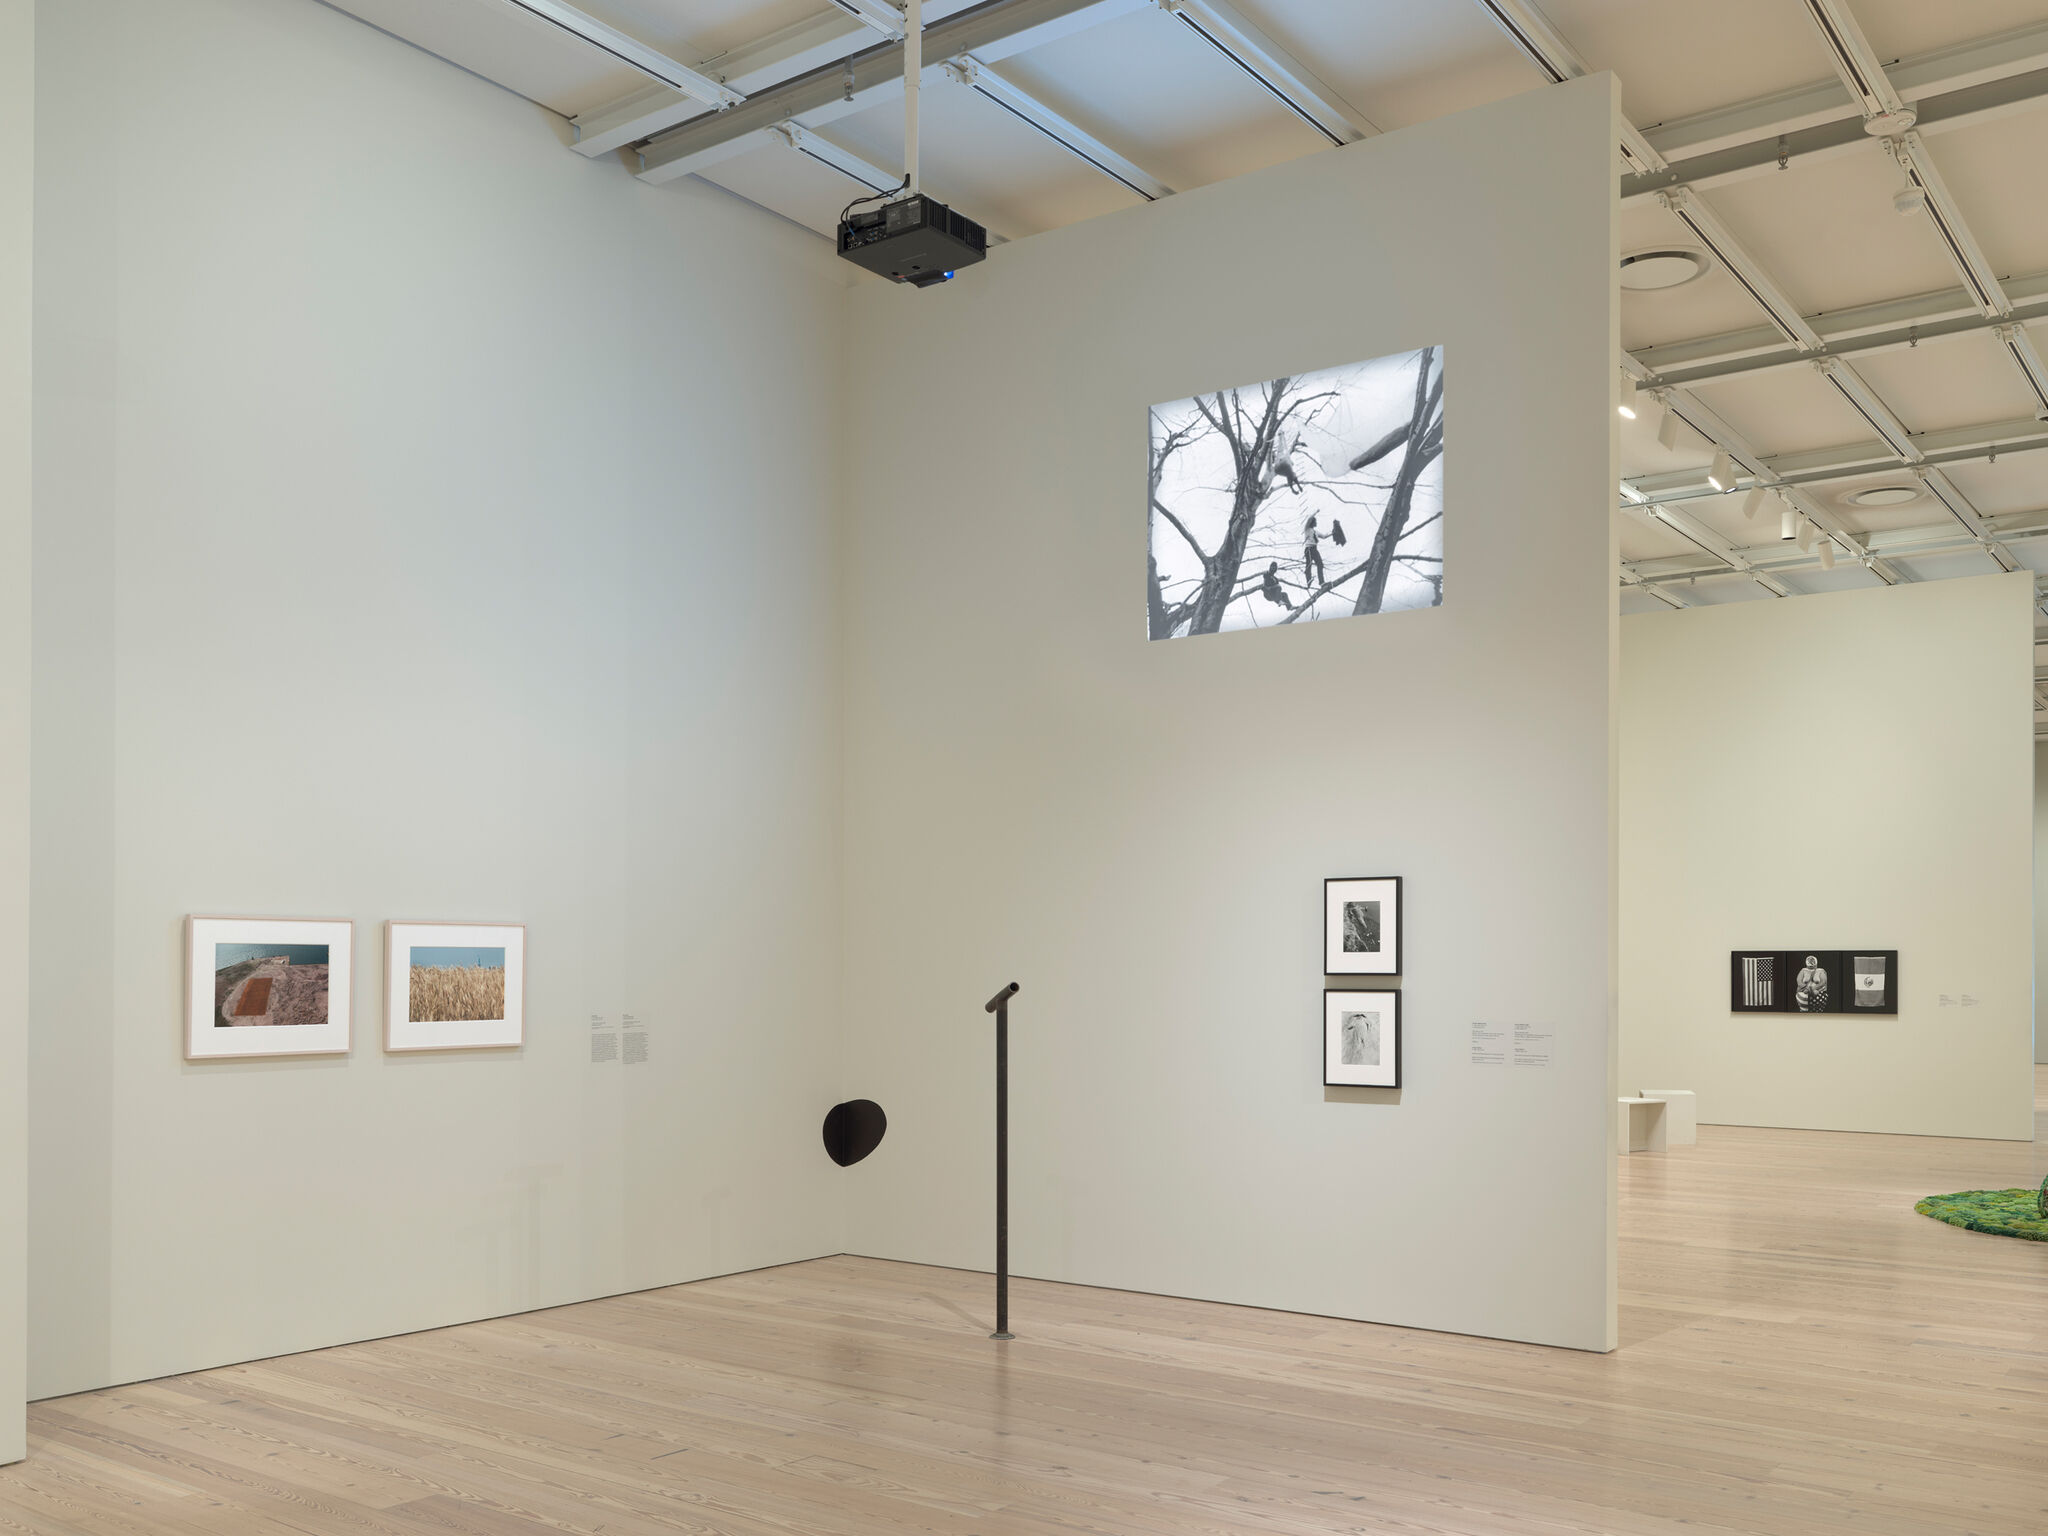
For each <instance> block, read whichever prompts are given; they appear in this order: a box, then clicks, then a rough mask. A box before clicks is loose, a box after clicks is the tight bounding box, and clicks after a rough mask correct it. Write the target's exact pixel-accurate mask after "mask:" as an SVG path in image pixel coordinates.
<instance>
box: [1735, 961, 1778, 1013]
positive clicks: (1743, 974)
mask: <svg viewBox="0 0 2048 1536" xmlns="http://www.w3.org/2000/svg"><path fill="white" fill-rule="evenodd" d="M1791 992H1792V976H1791V973H1790V972H1789V971H1787V970H1786V969H1785V952H1784V951H1783V950H1782V949H1735V950H1730V951H1729V952H1728V1009H1729V1011H1730V1012H1731V1013H1784V1012H1785V1011H1786V1003H1787V1000H1788V999H1789V998H1790V996H1791Z"/></svg>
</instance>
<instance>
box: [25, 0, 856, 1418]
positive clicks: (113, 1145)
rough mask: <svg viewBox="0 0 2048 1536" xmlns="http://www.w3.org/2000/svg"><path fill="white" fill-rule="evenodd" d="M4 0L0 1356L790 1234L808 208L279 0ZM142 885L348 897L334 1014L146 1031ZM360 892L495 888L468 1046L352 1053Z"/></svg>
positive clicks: (814, 339)
mask: <svg viewBox="0 0 2048 1536" xmlns="http://www.w3.org/2000/svg"><path fill="white" fill-rule="evenodd" d="M20 10H21V8H20V7H19V6H13V5H10V6H9V7H8V8H7V9H6V11H5V13H4V14H5V15H6V18H7V21H6V24H7V25H8V27H9V28H10V29H11V31H10V35H9V37H8V38H7V39H6V41H7V42H10V43H11V42H12V41H13V40H14V38H15V37H16V36H18V35H19V30H20V28H21V26H22V25H23V24H24V23H23V20H22V17H21V15H20ZM40 13H41V16H40V20H41V28H40V32H39V34H38V36H37V38H36V60H37V67H38V72H39V77H40V78H39V82H38V84H39V92H40V94H39V98H38V99H39V103H40V106H39V116H38V121H37V125H36V126H37V134H36V143H37V145H38V146H39V155H40V159H39V162H38V173H39V180H38V183H37V189H36V196H37V218H36V226H35V238H36V258H37V262H38V271H39V273H40V280H39V284H38V296H39V314H38V329H37V334H36V340H35V345H36V355H35V364H36V402H35V403H36V423H35V448H36V458H35V473H36V495H37V519H36V545H35V576H34V580H35V591H34V601H35V648H36V651H35V697H34V703H35V736H34V769H35V788H34V794H35V802H34V804H35V843H34V892H35V911H34V923H33V929H32V933H31V938H32V942H33V948H34V955H35V964H34V968H33V972H32V978H33V988H34V1054H33V1059H32V1063H31V1071H30V1078H29V1081H30V1084H31V1087H32V1095H33V1118H32V1122H31V1124H32V1138H33V1139H32V1175H33V1177H32V1191H33V1194H32V1202H31V1230H30V1243H29V1253H30V1255H31V1261H32V1275H31V1300H32V1305H33V1309H34V1313H33V1315H34V1327H33V1332H32V1343H31V1352H32V1359H31V1376H30V1383H29V1386H30V1391H31V1393H32V1394H33V1395H36V1396H44V1395H49V1394H54V1393H61V1392H70V1391H75V1390H78V1389H81V1388H86V1387H93V1386H98V1385H101V1384H103V1383H107V1382H114V1381H122V1380H130V1379H134V1378H139V1377H149V1376H155V1375H160V1374H163V1373H166V1372H174V1371H180V1370H185V1369H188V1368H192V1367H197V1366H206V1365H213V1364H217V1363H221V1362H224V1361H230V1360H236V1359H243V1358H248V1357H251V1356H262V1355H270V1354H275V1353H279V1352H283V1351H290V1350H300V1349H305V1348H308V1347H311V1346H316V1345H323V1344H328V1343H332V1342H335V1341H339V1340H347V1339H358V1338H364V1337H369V1336H374V1335H380V1334H389V1333H393V1332H398V1331H403V1330H408V1329H416V1328H421V1327H425V1326H429V1325H436V1324H443V1323H448V1322H454V1321H459V1320H464V1319H471V1318H476V1317H479V1316H484V1315H488V1314H494V1313H504V1312H511V1311H516V1310H520V1309H525V1308H531V1307H535V1306H540V1305H545V1304H549V1303H555V1302H564V1301H570V1300H576V1299H581V1298H585V1297H590V1296H594V1295H598V1294H602V1293H607V1292H616V1291H622V1290H629V1289H636V1288H640V1287H645V1286H650V1285H656V1284H661V1283H666V1282H672V1281H679V1280H684V1279H690V1278H695V1277H698V1276H702V1275H705V1274H710V1273H715V1272H723V1271H730V1270H736V1269H744V1268H750V1267H754V1266H759V1265H765V1264H772V1263H776V1262H781V1261H785V1260H791V1259H799V1258H805V1257H810V1256H813V1255H816V1254H820V1253H832V1252H837V1251H839V1250H840V1249H841V1248H842V1247H844V1243H843V1240H842V1236H841V1227H840V1204H839V1200H838V1188H839V1186H838V1185H837V1184H836V1183H835V1182H834V1181H835V1180H836V1179H837V1178H839V1177H840V1175H839V1174H838V1171H837V1170H836V1169H834V1168H833V1167H832V1166H831V1164H830V1163H829V1162H828V1161H827V1160H826V1159H825V1158H824V1156H823V1155H822V1153H821V1151H820V1149H819V1145H818V1124H819V1119H820V1117H821V1115H822V1114H823V1112H824V1110H825V1109H826V1108H827V1107H828V1106H829V1105H830V1104H831V1103H832V1102H833V1100H834V1097H835V1091H836V1088H837V1086H838V1079H839V1071H840V1067H839V1059H838V1047H837V1039H838V1036H837V1029H836V1021H835V1019H834V1017H833V1010H832V1007H831V1000H832V999H833V997H834V996H835V995H836V989H837V986H838V954H839V936H838V931H837V930H838V906H837V893H838V875H837V857H838V855H837V847H838V794H839V761H838V745H837V738H838V716H837V702H836V701H837V676H836V672H835V668H834V663H833V660H832V658H833V644H834V636H835V634H836V631H837V622H838V621H837V613H836V608H835V602H836V597H835V593H836V584H835V583H836V573H837V552H836V548H835V544H834V531H833V509H832V495H833V490H832V487H833V473H832V470H833V465H832V458H831V455H830V454H829V453H828V452H815V453H793V452H790V451H789V445H790V444H791V443H812V444H825V445H829V444H831V443H832V441H833V437H834V431H835V421H836V418H835V415H834V384H835V380H834V376H833V360H834V356H835V350H834V349H835V345H836V336H837V326H838V316H839V312H840V304H841V302H842V300H843V297H844V286H845V280H846V279H845V275H844V273H843V272H842V271H841V270H840V269H839V267H838V264H837V263H836V262H835V260H834V258H833V256H832V254H831V252H830V250H829V249H828V248H826V247H825V246H823V245H822V244H821V243H820V242H818V241H817V240H816V239H815V238H813V237H811V236H809V235H806V234H804V233H802V232H800V231H798V230H796V229H794V228H793V227H789V226H784V225H781V224H779V223H778V222H776V221H774V220H772V219H769V218H766V217H764V216H762V215H761V214H760V213H759V212H758V211H757V210H754V209H750V208H747V207H745V206H744V205H741V204H739V203H737V202H736V201H734V200H733V199H731V198H728V197H726V196H725V195H724V194H722V193H719V192H716V191H713V190H711V189H709V188H705V187H698V186H683V187H676V188H668V189H660V190H655V189H650V188H647V187H643V186H641V185H639V184H637V183H636V182H634V181H633V180H632V179H631V178H630V177H629V176H627V175H626V174H625V172H624V171H623V170H622V169H620V168H618V167H615V166H611V165H593V164H591V163H590V162H588V161H586V160H584V159H583V158H581V157H579V156H577V155H573V154H570V153H567V152H565V150H564V149H563V147H562V140H561V132H562V125H561V124H560V123H559V122H557V121H556V120H554V119H552V118H550V117H548V116H546V115H545V114H543V113H541V112H539V111H538V109H535V108H533V107H531V106H529V105H528V104H526V103H524V102H522V101H520V100H518V99H517V98H515V97H513V96H511V95H508V94H506V93H504V92H501V91H499V90H497V89H496V88H494V87H492V86H489V85H487V84H485V83H483V82H481V81H479V80H477V79H474V78H473V77H470V76H467V75H465V74H463V73H461V72H459V71H456V70H453V69H450V68H449V67H448V66H447V65H445V64H443V63H441V62H439V61H438V60H436V59H433V58H431V57H429V56H427V55H425V54H422V53H419V52H416V51H414V50H412V49H410V48H407V47H406V46H404V45H402V44H400V43H397V42H395V41H393V40H392V39H390V38H387V37H385V36H383V35H381V34H379V33H377V32H375V31H373V30H372V29H370V28H368V27H365V26H363V25H361V24H360V23H358V22H356V21H354V20H351V19H349V18H348V17H345V16H343V15H341V14H339V13H337V12H335V11H332V10H329V9H327V8H325V7H323V6H320V5H318V4H315V3H312V0H175V3H168V0H64V3H61V4H45V5H43V6H41V7H40ZM0 59H4V60H5V61H6V63H5V65H4V66H0V67H4V69H5V70H6V72H7V73H6V75H5V77H4V80H0V84H4V87H5V88H4V89H0V102H4V104H5V105H4V106H0V111H5V112H6V113H7V114H8V120H9V122H13V121H14V119H15V117H16V116H17V115H18V112H17V107H18V103H19V100H20V97H19V95H18V89H19V85H20V82H19V80H18V79H17V78H16V77H17V75H18V73H19V65H18V55H17V53H16V52H15V51H14V50H12V49H11V48H10V47H6V46H0ZM17 128H18V125H17ZM22 143H23V136H22V135H21V133H20V132H18V131H17V132H15V133H9V134H0V145H4V146H5V147H4V148H0V199H4V200H7V201H8V206H10V207H12V206H13V204H12V200H13V199H14V198H15V197H16V196H17V189H18V187H19V184H20V176H21V168H20V167H19V165H18V164H17V162H16V159H15V156H16V154H17V152H18V150H19V147H20V145H21V144H22ZM10 227H11V226H10ZM16 254H17V253H15V252H14V251H13V250H12V248H11V247H7V246H0V326H5V327H9V329H7V330H6V331H5V332H4V334H0V343H4V342H6V341H9V340H11V339H12V338H13V337H14V336H15V335H16V330H15V329H14V328H15V327H18V323H19V316H18V313H17V311H18V309H19V303H18V299H19V295H18V290H17V288H16V286H15V284H16V278H15V275H14V274H15V272H16V266H15V265H14V263H15V259H16ZM13 356H14V352H13V349H12V347H11V346H8V345H5V344H0V369H5V368H8V367H11V366H12V359H13ZM11 377H12V375H11V374H6V373H0V380H6V379H10V378H11ZM13 400H14V397H13V395H12V394H11V393H9V392H8V390H7V388H5V387H0V432H12V431H13V430H14V428H13V426H12V425H11V424H12V423H13V422H14V421H15V417H16V407H15V405H14V403H13ZM769 402H772V405H773V409H766V408H764V406H765V405H766V404H767V403H769ZM16 462H17V461H16V459H15V457H14V456H13V455H12V454H8V453H0V474H12V473H13V465H14V464H15V463H16ZM14 505H15V503H14V500H13V499H12V496H11V495H10V496H9V497H8V499H6V500H4V501H0V507H4V508H7V509H9V510H8V512H7V514H6V516H5V517H4V518H0V540H7V541H12V540H14V539H15V538H16V537H17V533H18V528H19V519H18V518H17V517H16V516H15V515H14V513H13V512H12V510H11V509H12V508H13V507H14ZM12 547H13V546H12V543H11V542H10V543H7V544H6V545H5V546H4V547H0V580H4V581H6V582H9V583H12V582H14V581H16V580H17V579H18V572H19V571H20V570H21V568H22V567H21V565H20V564H19V563H18V562H17V561H15V560H13V559H9V558H6V555H7V552H8V551H9V550H11V549H12ZM19 611H20V609H19V606H18V605H17V604H15V603H12V602H10V603H8V604H7V605H6V607H5V612H6V613H8V614H9V615H13V614H17V613H19ZM16 638H17V637H16V636H15V635H14V634H13V632H12V631H11V630H0V851H4V848H5V840H6V839H7V838H8V837H9V835H10V834H9V828H11V827H12V826H13V825H14V823H13V821H12V820H10V819H9V818H10V817H11V815H12V811H11V809H10V808H11V807H12V805H13V801H12V799H11V798H10V797H11V796H12V795H13V794H14V793H15V787H16V786H17V785H18V782H19V781H18V778H17V776H16V775H15V773H14V772H13V769H12V765H11V762H10V761H9V760H8V759H7V758H6V756H5V751H6V749H7V747H8V745H9V744H10V743H11V742H13V741H14V739H15V737H14V736H13V734H12V729H13V724H14V722H15V721H16V720H17V717H18V708H17V704H16V700H15V693H14V690H13V688H12V686H11V678H12V676H13V674H12V673H11V672H10V671H8V670H7V669H8V668H9V667H10V666H11V665H13V660H12V659H13V658H16V657H17V656H18V649H17V647H16V645H15V641H16ZM17 867H18V866H17V865H16V863H15V861H14V860H12V859H11V858H8V859H4V860H0V868H4V869H5V870H7V871H8V872H9V874H8V876H7V878H9V879H11V878H12V871H13V870H14V869H16V868H17ZM13 899H14V898H13V892H12V888H11V887H9V888H5V889H0V942H7V943H12V942H14V940H13V937H12V936H13V934H14V933H15V931H16V925H15V924H14V923H13V922H11V921H8V920H6V919H7V912H8V911H10V910H12V907H11V904H12V902H13ZM195 912H196V913H224V914H242V913H250V912H255V913H260V914H262V915H270V916H307V917H339V918H348V919H352V920H353V921H354V922H355V925H356V928H355V967H354V984H355V994H356V1004H355V1010H354V1026H355V1048H354V1051H353V1053H352V1054H351V1055H350V1056H349V1057H347V1058H345V1059H326V1060H311V1059H309V1060H291V1061H258V1062H245V1063H208V1064H197V1065H195V1064H187V1063H186V1062H184V1061H183V1060H182V1059H181V1050H180V1045H181V1039H180V1030H181V1016H180V1008H181V1003H180V998H181V995H182V984H181V978H182V975H183V965H184V958H183V953H182V942H183V938H182V927H181V925H182V922H183V919H184V917H185V915H186V914H188V913H195ZM394 917H395V918H444V919H470V920H481V919H503V920H516V921H523V922H525V923H527V924H528V925H529V944H528V992H527V1044H526V1046H525V1048H524V1049H523V1050H520V1051H518V1052H516V1053H496V1054H488V1053H485V1054H467V1055H464V1054H444V1055H430V1056H424V1057H407V1058H394V1057H389V1056H386V1055H384V1054H383V1053H382V1051H381V1050H380V1044H379V1043H380V1038H381V1032H382V1018H381V976H382V934H381V927H380V925H381V923H382V922H383V921H384V920H385V919H388V918H394ZM18 974H19V969H18V967H17V966H16V965H15V964H14V963H12V962H11V961H8V962H7V963H0V986H11V985H13V984H14V978H15V977H16V976H18ZM623 1015H632V1016H634V1017H635V1018H636V1019H638V1020H639V1021H641V1022H642V1023H644V1024H645V1026H646V1033H647V1036H648V1059H647V1060H646V1061H645V1062H642V1063H634V1064H628V1063H625V1062H621V1061H618V1060H612V1061H608V1062H602V1063H599V1062H593V1060H592V1059H591V1058H592V1046H591V1036H592V1033H593V1031H592V1019H593V1016H596V1017H598V1018H601V1019H602V1020H603V1021H604V1022H605V1023H606V1025H607V1026H608V1028H609V1030H610V1031H612V1032H613V1033H614V1034H616V1032H617V1030H618V1027H619V1024H620V1020H621V1017H622V1016H623ZM11 1018H12V1007H11V998H10V997H9V995H8V994H6V993H0V1050H5V1049H11V1046H10V1045H8V1043H7V1042H8V1041H9V1040H11V1035H10V1034H8V1033H6V1030H7V1029H8V1028H9V1027H10V1025H11ZM0 1078H4V1080H5V1082H6V1083H7V1084H9V1085H10V1086H9V1088H8V1092H10V1093H13V1092H16V1091H18V1089H17V1087H16V1086H15V1085H18V1083H19V1078H18V1075H17V1074H15V1073H13V1072H11V1071H8V1072H0ZM9 1102H11V1101H0V1125H4V1123H5V1121H6V1119H7V1109H8V1103H9ZM4 1148H5V1143H4V1142H0V1221H4V1220H5V1219H6V1214H7V1211H8V1210H9V1208H10V1201H11V1199H12V1195H11V1191H12V1190H14V1189H15V1187H16V1185H15V1184H14V1182H13V1177H12V1171H11V1169H9V1168H8V1167H7V1166H6V1162H5V1153H4ZM4 1248H5V1251H6V1253H7V1254H9V1255H14V1254H18V1253H19V1251H20V1250H19V1247H18V1245H17V1244H16V1243H14V1242H13V1241H11V1240H10V1241H6V1242H5V1243H4ZM8 1262H12V1260H11V1259H10V1260H9V1261H8ZM8 1286H9V1282H8V1279H7V1272H6V1270H5V1269H4V1267H0V1332H5V1333H6V1339H5V1340H4V1341H0V1389H4V1386H5V1380H4V1378H5V1372H6V1362H7V1361H8V1359H9V1358H10V1357H9V1355H8V1353H7V1351H9V1350H11V1349H12V1348H13V1347H14V1341H15V1339H16V1338H17V1337H18V1333H17V1332H16V1331H15V1330H12V1329H9V1328H7V1327H6V1325H5V1318H6V1313H7V1309H8V1308H9V1306H10V1305H11V1302H10V1295H11V1292H10V1291H9V1288H8ZM19 1395H20V1394H19V1393H8V1394H7V1396H8V1400H9V1401H18V1399H19Z"/></svg>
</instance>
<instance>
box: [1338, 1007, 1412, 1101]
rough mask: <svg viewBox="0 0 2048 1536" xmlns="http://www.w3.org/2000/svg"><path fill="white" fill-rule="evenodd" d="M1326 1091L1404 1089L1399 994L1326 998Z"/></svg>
mask: <svg viewBox="0 0 2048 1536" xmlns="http://www.w3.org/2000/svg"><path fill="white" fill-rule="evenodd" d="M1323 1086H1324V1087H1325V1088H1398V1087H1400V1086H1401V994H1400V993H1399V992H1394V991H1387V992H1364V991H1357V992H1348V991H1326V992H1324V993H1323Z"/></svg>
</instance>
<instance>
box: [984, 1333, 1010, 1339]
mask: <svg viewBox="0 0 2048 1536" xmlns="http://www.w3.org/2000/svg"><path fill="white" fill-rule="evenodd" d="M989 1337H990V1338H992V1339H1014V1338H1015V1337H1017V1335H1015V1334H1014V1333H992V1334H990V1335H989Z"/></svg>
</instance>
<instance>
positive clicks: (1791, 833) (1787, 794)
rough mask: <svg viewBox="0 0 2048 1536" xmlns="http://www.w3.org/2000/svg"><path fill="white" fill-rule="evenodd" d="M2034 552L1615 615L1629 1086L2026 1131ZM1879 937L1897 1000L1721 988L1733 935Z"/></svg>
mask: <svg viewBox="0 0 2048 1536" xmlns="http://www.w3.org/2000/svg"><path fill="white" fill-rule="evenodd" d="M2034 623H2035V616H2034V577H2033V574H2032V573H2031V572H2024V571H2023V572H2014V573H2011V574H2008V575H2002V576H1998V575H1992V576H1980V577H1974V578H1969V579H1965V580H1949V581H1932V582H1926V583H1920V584H1914V585H1908V586H1898V587H1877V588H1871V589H1866V590H1860V591H1853V592H1838V593H1830V594H1825V595H1819V596H1807V597H1800V598H1797V599H1794V600H1791V601H1784V602H1749V603H1739V604H1727V605H1723V606H1718V607H1710V606H1702V607H1698V608H1690V609H1686V610H1683V611H1680V612H1674V613H1660V614H1642V615H1637V616H1634V617H1631V618H1626V619H1623V620H1622V622H1621V637H1622V638H1621V659H1622V689H1621V723H1622V725H1621V741H1622V756H1621V807H1622V815H1621V828H1622V842H1621V847H1622V885H1621V890H1622V904H1621V911H1622V921H1621V943H1622V949H1621V953H1622V967H1621V1062H1622V1086H1623V1088H1624V1089H1625V1090H1628V1091H1635V1090H1637V1089H1641V1088H1646V1087H1647V1088H1668V1087H1677V1088H1691V1089H1693V1090H1694V1091H1695V1092H1696V1093H1697V1094H1698V1095H1699V1114H1700V1118H1701V1119H1702V1120H1705V1121H1708V1122H1713V1123H1720V1124H1730V1125H1766V1126H1787V1127H1795V1128H1803V1129H1810V1130H1828V1131H1890V1132H1901V1133H1910V1134H1914V1135H1921V1136H1976V1137H2003V1138H2010V1139H2014V1140H2020V1141H2026V1140H2031V1139H2032V1137H2033V1134H2034V1077H2033V1065H2032V1062H2033V1048H2032V1047H2033V1033H2034V995H2033V990H2034V973H2033V938H2034V929H2033V923H2034V919H2033V905H2032V903H2033V893H2034V886H2033V881H2034V871H2033V839H2032V837H2031V835H2030V832H2031V828H2032V824H2033V803H2034V753H2035V748H2034V740H2033V724H2032V717H2033V686H2034V678H2033V655H2034ZM1748 948H1755V949H1762V950H1786V951H1794V952H1797V951H1800V950H1813V951H1841V952H1843V953H1847V954H1853V953H1855V952H1857V951H1859V950H1872V951H1877V952H1886V951H1893V950H1896V951H1897V952H1898V977H1897V987H1898V1012H1897V1014H1896V1015H1887V1016H1877V1017H1863V1018H1859V1017H1854V1016H1852V1015H1850V1014H1846V1013H1841V1012H1835V1013H1817V1014H1808V1015H1802V1014H1789V1013H1743V1014H1738V1013H1731V1011H1730V1007H1729V1002H1730V969H1729V967H1730V958H1729V957H1730V955H1731V953H1732V952H1733V951H1736V950H1740V949H1748Z"/></svg>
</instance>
